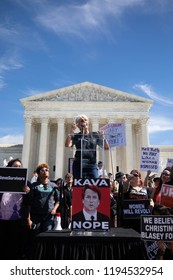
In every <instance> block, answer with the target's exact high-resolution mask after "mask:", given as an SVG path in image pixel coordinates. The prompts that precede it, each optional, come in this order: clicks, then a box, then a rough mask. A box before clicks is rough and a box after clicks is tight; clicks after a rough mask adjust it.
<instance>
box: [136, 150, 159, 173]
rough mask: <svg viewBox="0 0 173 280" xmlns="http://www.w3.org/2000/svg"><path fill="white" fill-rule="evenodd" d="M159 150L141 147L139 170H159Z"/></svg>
mask: <svg viewBox="0 0 173 280" xmlns="http://www.w3.org/2000/svg"><path fill="white" fill-rule="evenodd" d="M159 159H160V150H159V149H158V148H152V147H142V148H141V162H140V170H141V171H148V170H150V171H151V172H159Z"/></svg>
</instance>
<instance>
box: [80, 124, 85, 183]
mask: <svg viewBox="0 0 173 280" xmlns="http://www.w3.org/2000/svg"><path fill="white" fill-rule="evenodd" d="M81 134H82V135H81V155H80V178H83V142H84V127H82V129H81Z"/></svg>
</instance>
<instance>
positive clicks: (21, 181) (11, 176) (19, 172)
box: [0, 167, 27, 193]
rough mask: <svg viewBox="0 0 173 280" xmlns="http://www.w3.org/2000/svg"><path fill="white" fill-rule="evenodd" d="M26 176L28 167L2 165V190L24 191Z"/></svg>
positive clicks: (0, 178)
mask: <svg viewBox="0 0 173 280" xmlns="http://www.w3.org/2000/svg"><path fill="white" fill-rule="evenodd" d="M26 178H27V169H26V168H18V167H0V192H16V193H24V191H23V188H24V186H25V185H26Z"/></svg>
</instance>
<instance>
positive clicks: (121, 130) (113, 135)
mask: <svg viewBox="0 0 173 280" xmlns="http://www.w3.org/2000/svg"><path fill="white" fill-rule="evenodd" d="M100 130H103V131H104V136H105V138H106V140H107V142H108V144H109V147H115V146H125V145H126V136H125V125H124V122H119V123H108V124H107V125H105V126H103V127H101V128H100Z"/></svg>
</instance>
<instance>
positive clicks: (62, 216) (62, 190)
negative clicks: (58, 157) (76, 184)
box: [59, 180, 64, 227]
mask: <svg viewBox="0 0 173 280" xmlns="http://www.w3.org/2000/svg"><path fill="white" fill-rule="evenodd" d="M63 197H64V182H63V180H61V185H60V200H59V205H60V207H59V208H60V214H61V222H62V227H64V214H63Z"/></svg>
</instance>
